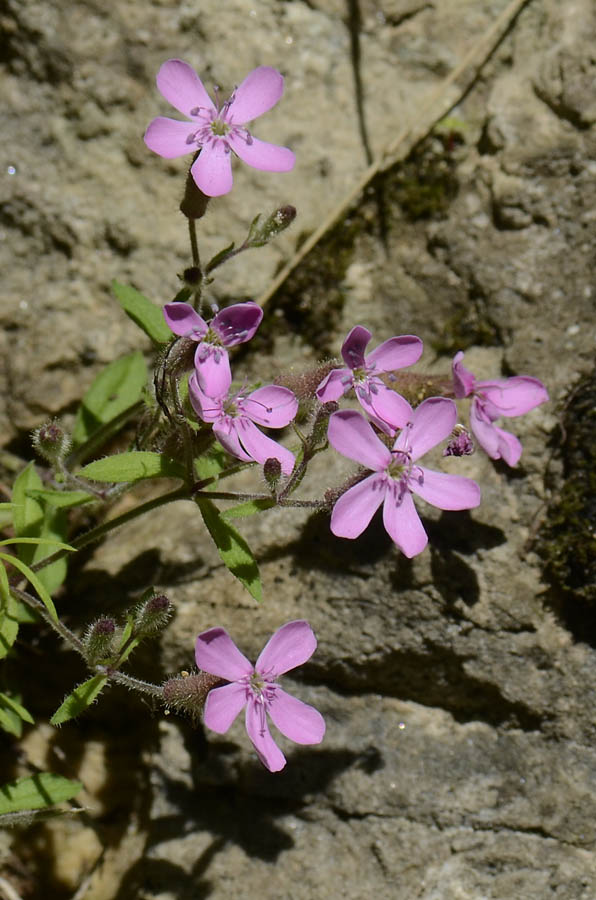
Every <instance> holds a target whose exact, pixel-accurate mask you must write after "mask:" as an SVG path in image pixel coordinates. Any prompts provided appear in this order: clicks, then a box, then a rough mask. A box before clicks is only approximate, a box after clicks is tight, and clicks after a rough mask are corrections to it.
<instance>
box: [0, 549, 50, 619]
mask: <svg viewBox="0 0 596 900" xmlns="http://www.w3.org/2000/svg"><path fill="white" fill-rule="evenodd" d="M0 559H3V560H4V561H5V562H7V563H10V565H11V566H14V567H15V569H18V570H19V572H21V573H22V574H23V575H24V576H25V578H26V579H27V581H29V582H30V584H31V586H32V587H33V588H35V590H36V591H37V593H38V594H39V598H40V600H41V602H42V603H43V605H44V606H45V607H46V609H47V611H48V612H49V614H50V615H51V617H52V618H53V619H55V620H56V621H58V613H57V612H56V607H55V606H54V604H53V603H52V598H51V597H50V595H49V594H48V592H47V590H46V588H45V586H44V585H43V583H42V581H41V580H40V579H39V578H38V576H37V575H36V574H35V572H32V571H31V569H30V568H29V566H26V565H25V563H24V562H21V560H20V559H17V557H16V556H9V554H8V553H0Z"/></svg>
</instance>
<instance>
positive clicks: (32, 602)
mask: <svg viewBox="0 0 596 900" xmlns="http://www.w3.org/2000/svg"><path fill="white" fill-rule="evenodd" d="M10 590H11V593H13V594H14V595H15V597H18V598H19V600H22V601H23V603H26V604H27V606H30V607H31V609H34V610H35V612H37V613H39V615H40V616H41V617H42V619H43V620H44V622H46V623H47V624H48V625H49V626H50V627H51V628H53V629H54V631H55V632H57V633H58V634H59V635H60V637H61V638H62V640H63V641H65V642H66V643H67V644H68V646H69V647H71V648H72V649H73V650H75V651H76V652H77V653H78V654H79V655H80V656H82V657H83V659H86V654H85V648H84V646H83V642H82V641H80V640H79V638H78V637H77V636H76V634H74V632H72V631H71V630H70V628H67V626H66V625H65V624H64V623H63V622H61V621H60V619H54V618H53V617H52V616H51V615H50V614H49V612H48V611H47V609H46V608H45V606H44V605H43V603H42V602H41V600H38V599H37V597H33V595H32V594H29V593H28V592H27V591H22V590H20V588H16V587H11V588H10Z"/></svg>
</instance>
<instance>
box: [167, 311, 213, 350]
mask: <svg viewBox="0 0 596 900" xmlns="http://www.w3.org/2000/svg"><path fill="white" fill-rule="evenodd" d="M163 317H164V319H165V320H166V325H167V326H168V328H169V329H170V330H171V331H173V332H174V334H178V335H180V336H181V337H189V338H191V339H192V340H193V341H200V340H201V338H203V337H204V336H205V335H206V334H207V323H206V322H205V320H204V319H203V318H201V316H200V315H199V314H198V312H196V310H194V309H193V308H192V306H191V305H190V303H166V305H165V306H164V308H163Z"/></svg>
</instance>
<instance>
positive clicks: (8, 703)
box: [0, 694, 34, 725]
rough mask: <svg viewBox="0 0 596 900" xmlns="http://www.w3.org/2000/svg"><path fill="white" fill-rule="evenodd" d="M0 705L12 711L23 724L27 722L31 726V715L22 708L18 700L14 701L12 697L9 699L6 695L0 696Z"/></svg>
mask: <svg viewBox="0 0 596 900" xmlns="http://www.w3.org/2000/svg"><path fill="white" fill-rule="evenodd" d="M0 703H2V705H3V706H4V707H8V708H9V709H12V711H13V712H14V713H16V714H17V716H19V717H20V718H21V719H22V720H23V722H29V724H30V725H33V724H34V723H33V719H32V717H31V713H30V712H27V710H26V709H25V707H24V706H22V705H21V704H20V703H19V701H18V700H15V698H14V697H9V696H8V694H0Z"/></svg>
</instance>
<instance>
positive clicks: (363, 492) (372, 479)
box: [330, 472, 387, 538]
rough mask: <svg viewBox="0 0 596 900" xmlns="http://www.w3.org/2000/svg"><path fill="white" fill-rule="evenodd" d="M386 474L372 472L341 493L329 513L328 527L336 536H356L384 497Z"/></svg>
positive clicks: (366, 524) (367, 522) (360, 532)
mask: <svg viewBox="0 0 596 900" xmlns="http://www.w3.org/2000/svg"><path fill="white" fill-rule="evenodd" d="M386 489H387V476H386V475H385V474H384V473H383V474H382V475H379V473H378V472H374V473H373V474H372V475H369V476H368V478H365V479H364V481H359V482H358V484H355V485H354V487H351V488H350V489H349V490H347V491H346V492H345V494H342V495H341V497H340V498H339V500H338V501H337V503H336V504H335V506H334V507H333V512H332V513H331V523H330V528H331V531H332V532H333V534H334V535H336V537H344V538H357V537H358V536H359V535H361V534H362V532H363V531H364V529H365V528H366V527H367V526H368V524H369V523H370V520H371V519H372V517H373V516H374V514H375V513H376V511H377V509H378V508H379V506H380V505H381V503H382V502H383V500H384V498H385V492H386Z"/></svg>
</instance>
